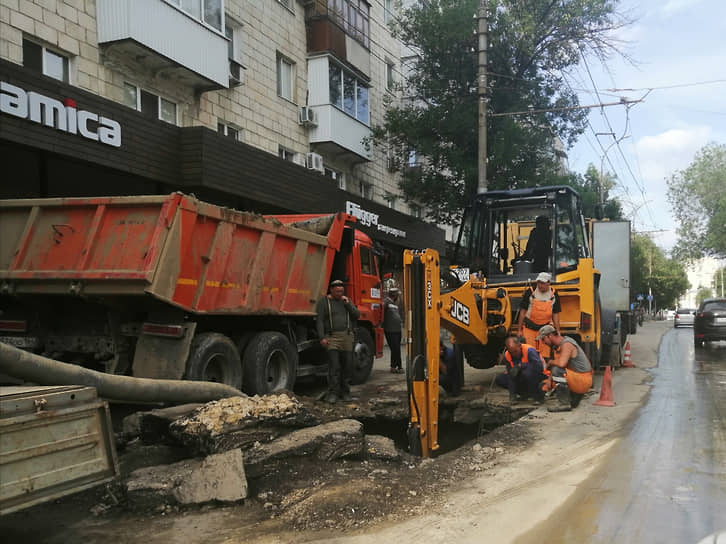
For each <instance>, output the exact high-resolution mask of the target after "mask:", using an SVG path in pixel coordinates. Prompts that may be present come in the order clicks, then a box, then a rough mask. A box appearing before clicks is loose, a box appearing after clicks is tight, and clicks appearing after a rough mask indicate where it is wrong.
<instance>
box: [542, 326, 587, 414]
mask: <svg viewBox="0 0 726 544" xmlns="http://www.w3.org/2000/svg"><path fill="white" fill-rule="evenodd" d="M537 339H538V340H541V341H542V342H543V343H544V344H545V345H546V346H550V347H552V348H553V349H554V351H555V357H554V358H553V359H552V360H551V361H549V363H548V366H549V368H550V371H551V372H552V381H553V382H554V385H555V394H556V397H557V403H556V404H553V405H548V406H547V410H548V411H549V412H564V411H569V410H571V409H572V408H575V407H577V405H578V404H579V403H580V400H581V399H582V396H583V395H584V394H585V393H587V392H588V391H589V390H590V388H591V387H592V365H591V364H590V360H589V359H588V358H587V355H585V351H584V350H583V349H582V347H581V346H580V345H579V344H578V343H577V342H576V341H575V340H573V339H572V338H570V337H568V336H562V335H561V334H560V333H558V332H557V331H556V330H555V328H554V327H553V326H552V325H545V326H544V327H542V328H541V329H540V330H539V332H538V333H537Z"/></svg>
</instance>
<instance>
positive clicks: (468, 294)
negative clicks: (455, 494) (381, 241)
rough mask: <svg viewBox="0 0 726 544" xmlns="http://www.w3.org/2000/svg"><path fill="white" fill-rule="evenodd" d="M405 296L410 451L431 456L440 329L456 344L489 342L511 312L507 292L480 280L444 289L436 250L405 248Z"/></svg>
mask: <svg viewBox="0 0 726 544" xmlns="http://www.w3.org/2000/svg"><path fill="white" fill-rule="evenodd" d="M403 294H404V297H403V298H404V307H405V308H406V325H405V335H406V356H407V358H406V380H407V384H408V399H409V409H410V414H411V418H410V423H409V430H408V439H409V447H410V449H411V452H412V453H414V454H418V455H421V456H423V457H429V456H430V455H431V453H432V452H434V451H436V450H437V449H438V447H439V443H438V418H439V357H440V339H441V327H442V326H443V327H444V328H445V329H446V330H448V331H449V332H450V333H451V334H452V336H453V339H454V341H455V342H456V343H465V344H478V345H486V344H487V342H488V340H489V338H490V336H491V335H492V334H496V335H497V336H499V337H502V336H503V335H504V334H506V331H507V330H508V329H509V328H510V326H511V313H512V312H511V308H510V303H509V298H508V297H507V296H506V292H505V291H504V290H502V289H487V288H486V284H485V283H483V282H479V281H476V279H469V281H467V282H466V283H464V284H463V285H461V286H460V287H458V288H457V289H454V290H451V291H448V290H447V291H446V292H443V293H442V292H441V280H440V261H439V254H438V252H437V251H436V250H434V249H426V250H422V251H411V250H407V251H405V252H404V256H403Z"/></svg>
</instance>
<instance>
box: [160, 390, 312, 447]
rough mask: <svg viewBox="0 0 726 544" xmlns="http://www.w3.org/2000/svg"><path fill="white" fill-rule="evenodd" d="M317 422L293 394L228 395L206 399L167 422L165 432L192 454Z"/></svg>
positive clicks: (264, 438)
mask: <svg viewBox="0 0 726 544" xmlns="http://www.w3.org/2000/svg"><path fill="white" fill-rule="evenodd" d="M318 423H319V420H318V418H317V417H316V416H315V415H313V414H312V413H311V412H310V411H309V410H308V409H307V408H306V407H305V406H304V405H303V404H302V403H301V402H300V401H298V400H297V399H296V398H295V397H294V396H290V395H288V394H286V393H281V394H277V395H266V396H264V397H260V396H257V395H255V396H254V397H231V398H226V399H221V400H218V401H213V402H209V403H207V404H204V405H203V406H201V407H199V408H198V409H196V410H195V411H194V412H192V413H191V414H189V415H188V416H186V417H181V418H179V419H177V420H176V421H174V422H173V423H171V424H170V426H169V432H170V434H171V436H173V437H174V438H175V439H176V440H178V441H179V442H180V443H181V444H184V445H185V446H187V447H188V448H190V449H191V450H192V451H193V452H195V453H196V454H202V455H205V454H210V453H220V452H224V451H228V450H231V449H236V448H241V449H243V450H246V449H248V448H250V447H252V446H253V445H254V444H256V443H258V442H270V441H272V440H274V439H276V438H278V437H279V436H282V435H284V434H286V433H288V432H289V431H290V429H294V428H299V427H310V426H313V425H317V424H318Z"/></svg>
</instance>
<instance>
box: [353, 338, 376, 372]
mask: <svg viewBox="0 0 726 544" xmlns="http://www.w3.org/2000/svg"><path fill="white" fill-rule="evenodd" d="M375 353H376V346H375V344H374V343H373V337H372V336H371V333H370V332H368V329H364V328H363V327H358V328H357V329H356V330H355V340H354V341H353V369H352V370H351V373H350V383H352V384H353V385H358V384H361V383H365V381H366V380H367V379H368V376H370V374H371V370H372V369H373V357H374V355H375Z"/></svg>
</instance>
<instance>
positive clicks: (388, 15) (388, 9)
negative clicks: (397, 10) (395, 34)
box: [383, 0, 393, 24]
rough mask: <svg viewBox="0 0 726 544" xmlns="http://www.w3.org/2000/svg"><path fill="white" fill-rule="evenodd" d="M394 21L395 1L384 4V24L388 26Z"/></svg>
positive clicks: (387, 1) (389, 0)
mask: <svg viewBox="0 0 726 544" xmlns="http://www.w3.org/2000/svg"><path fill="white" fill-rule="evenodd" d="M391 21H393V0H384V2H383V22H384V23H386V24H388V23H390V22H391Z"/></svg>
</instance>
